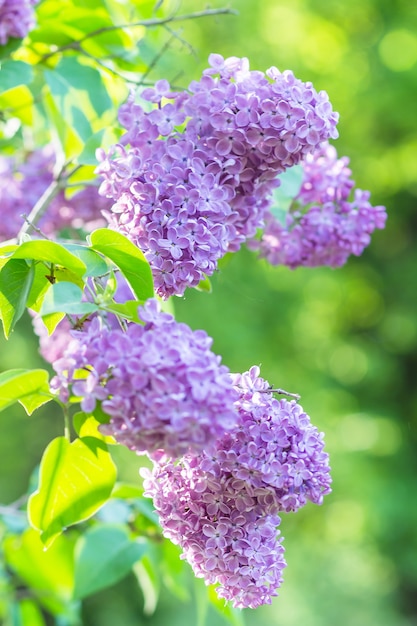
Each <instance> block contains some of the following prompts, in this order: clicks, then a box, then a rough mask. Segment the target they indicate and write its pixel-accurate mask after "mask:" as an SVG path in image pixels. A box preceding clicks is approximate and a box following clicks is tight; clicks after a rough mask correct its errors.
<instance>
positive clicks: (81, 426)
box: [72, 411, 117, 444]
mask: <svg viewBox="0 0 417 626" xmlns="http://www.w3.org/2000/svg"><path fill="white" fill-rule="evenodd" d="M72 423H73V425H74V429H75V432H76V433H77V435H78V436H79V437H95V438H96V439H100V441H104V442H105V443H108V444H115V443H117V442H116V440H115V439H114V438H113V437H111V436H110V435H103V434H102V433H101V432H100V431H99V429H98V427H99V426H100V424H101V422H99V421H98V420H97V419H96V418H95V417H94V415H89V414H87V413H84V412H83V411H79V412H78V413H76V414H75V415H74V416H73V418H72Z"/></svg>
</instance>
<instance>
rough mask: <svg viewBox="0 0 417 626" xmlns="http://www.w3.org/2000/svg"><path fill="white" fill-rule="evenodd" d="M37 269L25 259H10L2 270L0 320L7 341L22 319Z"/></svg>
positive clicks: (0, 280) (0, 277) (0, 274)
mask: <svg viewBox="0 0 417 626" xmlns="http://www.w3.org/2000/svg"><path fill="white" fill-rule="evenodd" d="M34 275H35V268H34V265H33V263H30V264H29V265H28V264H27V263H26V261H25V260H23V259H10V260H9V261H8V262H7V263H6V264H5V265H4V266H3V267H2V269H1V270H0V318H1V320H2V322H3V330H4V335H5V337H6V339H7V338H8V336H9V335H10V333H11V332H12V330H13V329H14V327H15V325H16V323H17V321H18V320H19V319H20V318H21V317H22V315H23V313H24V311H25V308H26V302H27V299H28V296H29V292H30V289H31V287H32V283H33V278H34Z"/></svg>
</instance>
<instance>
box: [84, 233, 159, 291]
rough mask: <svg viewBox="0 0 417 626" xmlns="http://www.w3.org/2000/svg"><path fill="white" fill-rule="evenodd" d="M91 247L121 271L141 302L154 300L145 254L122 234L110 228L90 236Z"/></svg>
mask: <svg viewBox="0 0 417 626" xmlns="http://www.w3.org/2000/svg"><path fill="white" fill-rule="evenodd" d="M89 239H90V244H91V247H92V248H93V249H94V250H97V251H98V252H101V253H102V254H104V255H105V256H106V257H107V258H109V259H110V260H111V261H113V263H114V264H115V265H117V267H118V268H119V269H120V270H121V272H122V273H123V275H124V276H125V278H126V280H127V281H128V282H129V284H130V286H131V287H132V289H133V291H134V292H135V294H136V296H137V297H138V298H139V300H146V299H147V298H152V296H153V294H154V292H153V280H152V273H151V268H150V266H149V263H148V261H147V260H146V258H145V256H144V255H143V253H142V252H141V251H140V250H139V248H137V247H136V246H135V245H134V244H133V243H132V242H131V241H129V240H128V239H127V238H126V237H124V236H123V235H122V234H120V233H118V232H116V231H114V230H110V229H108V228H100V229H98V230H95V231H94V232H92V233H91V235H90V236H89Z"/></svg>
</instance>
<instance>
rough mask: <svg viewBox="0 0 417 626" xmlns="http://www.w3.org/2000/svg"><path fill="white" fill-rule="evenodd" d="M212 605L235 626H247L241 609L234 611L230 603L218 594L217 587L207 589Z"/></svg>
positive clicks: (212, 586)
mask: <svg viewBox="0 0 417 626" xmlns="http://www.w3.org/2000/svg"><path fill="white" fill-rule="evenodd" d="M206 593H207V595H208V599H209V602H210V604H211V605H212V606H213V607H214V608H215V609H216V610H217V611H218V612H219V613H220V614H221V615H223V617H224V618H225V619H226V620H227V621H228V622H229V624H232V625H233V626H245V616H244V613H243V612H242V611H241V610H240V609H234V608H233V607H232V605H231V604H230V602H225V601H224V599H223V598H219V596H218V595H217V593H216V586H215V585H210V586H209V587H207V588H206Z"/></svg>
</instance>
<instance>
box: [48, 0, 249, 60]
mask: <svg viewBox="0 0 417 626" xmlns="http://www.w3.org/2000/svg"><path fill="white" fill-rule="evenodd" d="M213 15H238V12H237V11H235V10H234V9H230V8H227V7H225V8H221V9H206V10H205V11H196V12H195V13H185V14H184V15H171V16H169V17H161V18H152V19H148V20H140V21H138V22H130V23H128V24H114V25H113V26H102V27H101V28H97V29H96V30H93V31H91V32H90V33H87V34H86V35H84V36H83V37H81V38H80V39H77V40H75V41H72V42H70V43H68V44H65V45H64V46H60V47H58V48H57V49H56V50H53V51H52V52H48V54H45V55H44V56H43V57H42V58H41V61H46V60H47V59H49V58H50V57H52V56H54V55H55V54H58V53H59V52H63V51H64V50H71V49H75V50H77V49H78V48H79V46H80V44H82V43H83V42H84V41H86V39H91V38H92V37H98V35H102V34H103V33H108V32H112V31H115V30H123V29H125V28H137V27H140V26H143V27H144V28H154V27H155V26H164V25H165V24H169V23H170V22H183V21H187V20H194V19H199V18H201V17H210V16H213Z"/></svg>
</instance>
